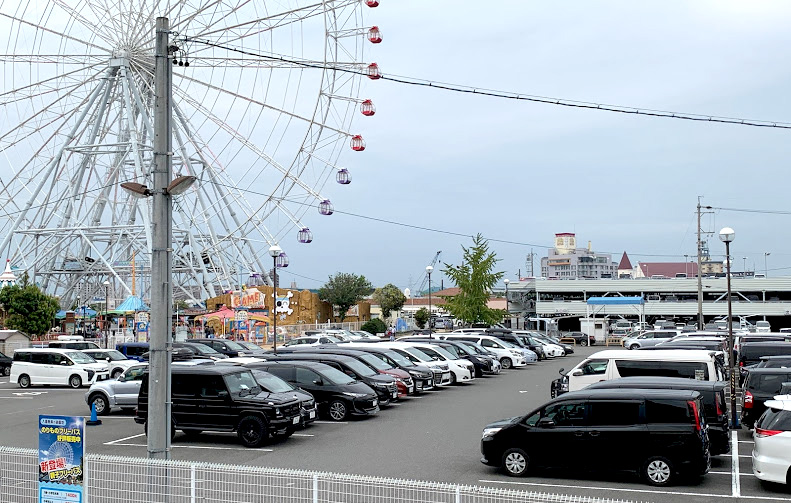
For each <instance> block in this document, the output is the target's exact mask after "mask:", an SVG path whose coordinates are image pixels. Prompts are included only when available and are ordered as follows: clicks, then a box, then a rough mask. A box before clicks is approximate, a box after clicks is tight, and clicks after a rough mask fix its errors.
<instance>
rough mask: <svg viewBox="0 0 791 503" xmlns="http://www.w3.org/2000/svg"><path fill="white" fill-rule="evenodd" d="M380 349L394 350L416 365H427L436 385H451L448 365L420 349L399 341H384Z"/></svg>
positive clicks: (379, 344) (380, 344)
mask: <svg viewBox="0 0 791 503" xmlns="http://www.w3.org/2000/svg"><path fill="white" fill-rule="evenodd" d="M377 345H378V346H380V347H383V348H388V349H392V350H393V351H395V352H397V353H398V354H400V355H401V356H403V357H404V358H407V359H408V360H409V361H411V362H413V363H415V364H416V365H425V366H426V367H428V368H430V369H431V372H432V373H433V374H434V385H435V386H445V385H448V384H450V383H451V374H452V372H451V371H450V368H449V367H448V364H447V363H444V362H438V361H436V360H434V359H432V358H431V357H430V356H429V355H427V354H426V353H424V352H423V351H421V350H419V349H418V348H416V347H414V346H412V345H410V344H407V343H405V342H398V341H383V342H380V343H378V344H377Z"/></svg>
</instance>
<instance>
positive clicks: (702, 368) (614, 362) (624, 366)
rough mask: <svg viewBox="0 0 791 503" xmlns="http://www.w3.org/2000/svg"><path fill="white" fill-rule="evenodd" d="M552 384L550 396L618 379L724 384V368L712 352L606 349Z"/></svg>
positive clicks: (562, 371)
mask: <svg viewBox="0 0 791 503" xmlns="http://www.w3.org/2000/svg"><path fill="white" fill-rule="evenodd" d="M559 373H560V375H561V377H560V378H559V379H555V380H554V381H553V382H552V385H551V388H550V393H551V396H553V397H554V396H557V395H559V394H562V393H565V392H567V391H577V390H580V389H582V388H584V387H586V386H588V385H589V384H593V383H595V382H599V381H607V380H610V379H617V378H619V377H641V376H657V377H683V378H685V379H698V380H701V381H722V380H724V379H725V376H724V369H723V368H722V365H721V364H720V363H719V362H718V361H717V359H716V354H715V353H713V352H712V351H685V350H672V349H671V350H667V351H628V350H617V349H616V350H605V351H599V352H598V353H594V354H592V355H591V356H589V357H588V358H586V359H585V360H583V361H581V362H580V363H578V364H577V365H576V366H575V367H574V368H572V369H571V370H569V371H566V370H565V369H560V370H559Z"/></svg>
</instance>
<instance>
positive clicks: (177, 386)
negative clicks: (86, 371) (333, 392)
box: [135, 365, 302, 447]
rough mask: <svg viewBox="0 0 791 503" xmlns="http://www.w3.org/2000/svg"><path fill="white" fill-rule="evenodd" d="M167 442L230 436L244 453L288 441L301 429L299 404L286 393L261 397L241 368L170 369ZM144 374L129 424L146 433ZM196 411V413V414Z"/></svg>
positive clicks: (146, 400)
mask: <svg viewBox="0 0 791 503" xmlns="http://www.w3.org/2000/svg"><path fill="white" fill-rule="evenodd" d="M171 375H172V381H171V397H170V399H171V418H172V426H171V433H170V434H171V438H172V436H173V435H175V432H176V430H182V431H183V432H184V433H186V434H187V435H190V436H195V435H198V434H200V433H201V432H204V431H217V432H236V433H237V435H238V437H239V439H240V440H241V442H242V444H243V445H244V446H245V447H260V446H261V445H263V444H264V443H265V442H267V441H268V440H269V438H270V437H288V436H290V435H291V434H292V433H293V432H294V431H295V430H296V428H298V427H299V426H300V425H301V421H302V416H301V413H300V402H299V400H298V399H297V398H294V395H293V394H292V393H270V392H267V391H264V390H263V389H262V388H261V386H260V385H259V384H258V382H257V381H256V380H255V377H254V376H253V373H252V372H251V371H250V370H249V369H246V368H243V367H232V366H219V365H194V366H183V367H181V366H173V367H172V368H171ZM148 377H149V374H148V372H146V373H144V374H143V380H142V382H141V383H140V394H139V395H138V399H137V409H136V413H135V422H136V423H138V424H143V425H145V428H146V429H145V431H146V433H148ZM198 411H200V412H198Z"/></svg>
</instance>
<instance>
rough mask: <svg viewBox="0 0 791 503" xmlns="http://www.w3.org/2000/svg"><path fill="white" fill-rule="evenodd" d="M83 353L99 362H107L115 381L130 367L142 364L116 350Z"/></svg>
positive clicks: (86, 351)
mask: <svg viewBox="0 0 791 503" xmlns="http://www.w3.org/2000/svg"><path fill="white" fill-rule="evenodd" d="M82 352H83V353H85V354H86V355H89V356H90V357H91V358H93V359H94V360H96V361H97V362H105V361H106V362H107V365H108V366H109V368H110V377H111V378H113V379H115V378H117V377H118V376H119V375H121V374H122V373H123V372H124V371H125V370H126V369H128V368H129V367H131V366H133V365H136V364H138V363H140V362H138V361H137V360H130V359H129V358H127V357H126V355H124V354H123V353H122V352H120V351H116V350H115V349H83V350H82Z"/></svg>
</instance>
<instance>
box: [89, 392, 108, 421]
mask: <svg viewBox="0 0 791 503" xmlns="http://www.w3.org/2000/svg"><path fill="white" fill-rule="evenodd" d="M90 403H91V407H96V414H97V415H99V416H106V415H107V414H109V413H110V405H109V404H108V403H107V398H106V397H105V396H104V395H102V394H101V393H94V394H93V395H91V402H90Z"/></svg>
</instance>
